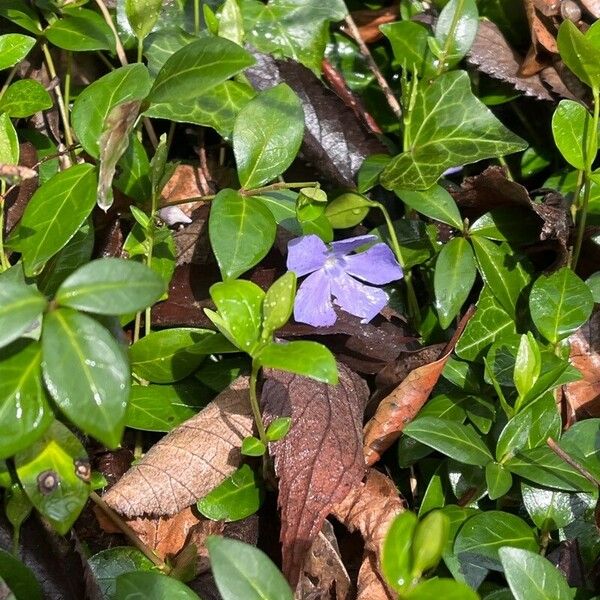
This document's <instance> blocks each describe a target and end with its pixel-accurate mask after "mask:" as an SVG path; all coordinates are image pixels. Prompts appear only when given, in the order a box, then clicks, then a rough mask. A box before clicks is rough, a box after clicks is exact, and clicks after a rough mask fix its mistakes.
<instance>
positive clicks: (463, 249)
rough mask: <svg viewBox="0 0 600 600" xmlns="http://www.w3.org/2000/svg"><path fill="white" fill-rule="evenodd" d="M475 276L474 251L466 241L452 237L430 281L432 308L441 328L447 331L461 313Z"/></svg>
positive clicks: (440, 255) (444, 247)
mask: <svg viewBox="0 0 600 600" xmlns="http://www.w3.org/2000/svg"><path fill="white" fill-rule="evenodd" d="M476 276H477V267H476V266H475V257H474V256H473V250H472V249H471V245H470V244H469V242H467V240H466V239H465V238H462V237H457V238H454V239H452V240H450V241H449V242H448V243H447V244H445V245H444V246H442V250H441V252H440V253H439V255H438V258H437V261H436V263H435V274H434V278H433V289H434V291H435V308H436V310H437V312H438V315H439V319H440V325H441V327H442V329H447V328H448V327H449V326H450V324H451V323H452V321H453V320H454V318H455V317H456V316H457V315H458V313H459V312H460V309H461V308H462V305H463V304H464V303H465V300H466V299H467V298H468V296H469V293H470V292H471V288H472V287H473V284H474V283H475V277H476Z"/></svg>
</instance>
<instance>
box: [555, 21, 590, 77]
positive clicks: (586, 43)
mask: <svg viewBox="0 0 600 600" xmlns="http://www.w3.org/2000/svg"><path fill="white" fill-rule="evenodd" d="M556 41H557V43H558V50H559V52H560V57H561V59H562V60H563V61H564V63H565V64H566V65H567V67H569V69H571V71H573V73H575V75H577V77H579V79H581V81H583V82H585V83H587V84H588V85H589V86H591V87H598V86H600V61H598V48H597V47H596V46H595V45H594V44H593V43H591V41H590V40H589V39H588V38H587V37H586V36H585V35H584V34H583V33H582V32H581V31H579V29H578V28H577V26H576V25H575V23H572V22H571V21H569V20H568V19H565V20H564V21H563V22H562V23H561V26H560V27H559V28H558V36H557V39H556Z"/></svg>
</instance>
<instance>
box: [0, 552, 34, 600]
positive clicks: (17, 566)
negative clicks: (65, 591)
mask: <svg viewBox="0 0 600 600" xmlns="http://www.w3.org/2000/svg"><path fill="white" fill-rule="evenodd" d="M0 580H1V581H2V582H4V583H6V585H8V586H9V588H10V591H11V592H12V593H13V594H14V596H8V598H11V597H14V598H15V600H42V598H43V596H42V588H41V586H40V584H39V583H38V582H37V580H36V578H35V576H34V574H33V573H32V571H31V569H29V567H27V566H26V565H24V564H23V563H22V562H21V561H20V560H19V559H18V558H16V557H15V556H13V555H12V554H10V553H9V552H7V551H6V550H3V549H1V548H0Z"/></svg>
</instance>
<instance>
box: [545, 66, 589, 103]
mask: <svg viewBox="0 0 600 600" xmlns="http://www.w3.org/2000/svg"><path fill="white" fill-rule="evenodd" d="M540 76H541V78H542V79H543V81H544V83H546V85H548V86H550V89H551V90H552V91H553V92H554V93H555V94H557V95H559V96H562V97H563V98H568V99H570V100H582V101H583V100H585V99H586V98H587V97H588V96H589V91H588V89H587V88H586V87H585V86H584V85H583V84H582V83H581V81H579V79H578V78H577V77H576V76H575V75H574V74H573V73H572V72H571V71H570V70H569V69H568V68H567V67H566V66H565V64H564V63H563V62H562V61H561V60H555V61H554V62H553V64H552V66H551V67H547V68H545V69H544V70H543V71H542V72H541V73H540Z"/></svg>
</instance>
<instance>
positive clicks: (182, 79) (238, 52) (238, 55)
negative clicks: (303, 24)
mask: <svg viewBox="0 0 600 600" xmlns="http://www.w3.org/2000/svg"><path fill="white" fill-rule="evenodd" d="M253 63H254V59H253V58H252V56H251V55H250V54H249V53H248V52H246V50H244V49H243V48H242V47H240V46H238V45H237V44H234V43H233V42H230V41H229V40H225V39H223V38H214V37H211V38H203V39H199V40H197V41H195V42H192V43H190V44H187V45H186V46H183V48H181V49H180V50H177V52H175V53H174V54H172V55H171V56H170V57H169V58H168V59H167V61H166V62H165V63H164V65H163V66H162V68H161V70H160V71H159V72H158V75H157V76H156V80H155V81H154V85H153V86H152V90H151V91H150V95H149V97H148V99H149V100H150V101H151V102H183V101H186V100H190V99H192V98H195V97H196V96H197V95H198V90H202V92H206V91H208V90H209V89H210V88H211V87H214V86H216V85H219V84H220V83H223V82H224V81H226V80H227V79H229V78H230V77H233V76H234V75H236V74H237V73H239V72H240V71H242V70H244V69H245V68H246V67H249V66H250V65H252V64H253Z"/></svg>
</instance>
